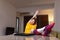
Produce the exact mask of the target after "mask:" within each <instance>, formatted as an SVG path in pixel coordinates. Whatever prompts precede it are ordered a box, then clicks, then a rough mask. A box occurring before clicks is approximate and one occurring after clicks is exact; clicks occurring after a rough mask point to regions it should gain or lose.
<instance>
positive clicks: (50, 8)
mask: <svg viewBox="0 0 60 40" xmlns="http://www.w3.org/2000/svg"><path fill="white" fill-rule="evenodd" d="M37 9H40V13H39V15H46V14H47V15H48V18H49V19H48V20H49V23H50V22H51V21H54V5H44V6H35V7H25V8H20V9H17V11H18V12H30V14H21V15H20V17H21V19H20V23H21V24H20V32H22V31H23V20H24V19H23V17H24V16H26V15H33V14H34V12H35V11H36V10H37Z"/></svg>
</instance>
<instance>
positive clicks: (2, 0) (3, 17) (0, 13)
mask: <svg viewBox="0 0 60 40" xmlns="http://www.w3.org/2000/svg"><path fill="white" fill-rule="evenodd" d="M15 22H16V9H15V8H14V7H13V6H12V5H11V4H10V3H9V2H7V1H6V0H0V35H3V34H5V28H6V27H7V26H9V27H15V24H16V23H15Z"/></svg>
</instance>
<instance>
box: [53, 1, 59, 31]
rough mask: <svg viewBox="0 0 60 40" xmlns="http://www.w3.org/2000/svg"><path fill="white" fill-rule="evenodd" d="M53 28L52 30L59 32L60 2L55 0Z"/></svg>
mask: <svg viewBox="0 0 60 40" xmlns="http://www.w3.org/2000/svg"><path fill="white" fill-rule="evenodd" d="M54 13H55V19H54V20H55V27H54V30H55V31H57V32H60V18H59V17H60V0H55V9H54Z"/></svg>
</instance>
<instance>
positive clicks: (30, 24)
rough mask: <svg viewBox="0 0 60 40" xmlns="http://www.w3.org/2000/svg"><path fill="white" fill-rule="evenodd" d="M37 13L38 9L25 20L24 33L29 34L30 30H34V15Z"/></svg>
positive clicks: (35, 23)
mask: <svg viewBox="0 0 60 40" xmlns="http://www.w3.org/2000/svg"><path fill="white" fill-rule="evenodd" d="M37 14H38V10H37V11H36V13H35V14H34V16H33V17H32V18H31V19H30V20H29V21H28V22H27V24H26V28H25V32H24V33H25V34H31V30H35V29H36V27H37V22H36V18H37V17H36V16H37Z"/></svg>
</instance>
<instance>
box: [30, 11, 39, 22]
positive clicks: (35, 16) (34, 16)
mask: <svg viewBox="0 0 60 40" xmlns="http://www.w3.org/2000/svg"><path fill="white" fill-rule="evenodd" d="M38 12H39V11H38V10H37V11H36V12H35V14H34V15H33V17H32V18H31V19H33V18H37V14H38ZM31 19H30V20H29V22H30V21H31Z"/></svg>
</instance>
